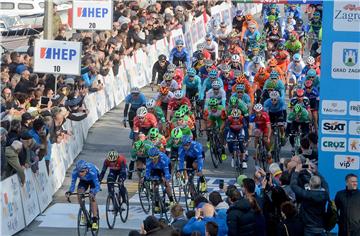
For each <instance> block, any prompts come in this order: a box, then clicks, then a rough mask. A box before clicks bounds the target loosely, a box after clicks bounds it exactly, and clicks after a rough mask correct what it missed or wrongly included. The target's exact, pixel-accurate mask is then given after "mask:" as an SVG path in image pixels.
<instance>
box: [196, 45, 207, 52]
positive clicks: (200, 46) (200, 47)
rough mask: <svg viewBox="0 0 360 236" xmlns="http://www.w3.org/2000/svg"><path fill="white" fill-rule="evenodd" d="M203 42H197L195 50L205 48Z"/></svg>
mask: <svg viewBox="0 0 360 236" xmlns="http://www.w3.org/2000/svg"><path fill="white" fill-rule="evenodd" d="M205 46H206V45H205V43H199V44H198V45H197V46H196V48H197V50H203V49H204V48H205Z"/></svg>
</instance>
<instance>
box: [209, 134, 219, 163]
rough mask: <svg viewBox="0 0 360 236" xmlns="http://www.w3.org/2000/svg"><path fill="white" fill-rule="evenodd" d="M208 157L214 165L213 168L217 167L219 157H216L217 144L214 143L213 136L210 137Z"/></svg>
mask: <svg viewBox="0 0 360 236" xmlns="http://www.w3.org/2000/svg"><path fill="white" fill-rule="evenodd" d="M210 157H211V161H212V163H213V165H214V168H218V166H219V158H218V154H217V145H216V144H215V143H214V140H213V138H211V139H210Z"/></svg>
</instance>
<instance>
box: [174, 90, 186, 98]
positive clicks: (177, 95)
mask: <svg viewBox="0 0 360 236" xmlns="http://www.w3.org/2000/svg"><path fill="white" fill-rule="evenodd" d="M183 97H184V93H183V91H182V90H176V91H175V92H174V98H176V99H181V98H183Z"/></svg>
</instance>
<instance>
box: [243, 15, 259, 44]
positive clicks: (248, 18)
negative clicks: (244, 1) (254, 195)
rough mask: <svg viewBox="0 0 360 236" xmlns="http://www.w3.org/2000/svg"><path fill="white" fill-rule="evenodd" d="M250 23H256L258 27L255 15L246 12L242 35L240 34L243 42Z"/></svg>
mask: <svg viewBox="0 0 360 236" xmlns="http://www.w3.org/2000/svg"><path fill="white" fill-rule="evenodd" d="M250 24H255V28H256V29H258V28H259V26H258V23H257V22H256V20H255V19H254V17H253V16H252V15H251V14H246V15H245V21H244V23H243V26H242V29H241V36H240V41H241V42H243V41H244V36H245V32H246V30H247V29H248V26H249V25H250Z"/></svg>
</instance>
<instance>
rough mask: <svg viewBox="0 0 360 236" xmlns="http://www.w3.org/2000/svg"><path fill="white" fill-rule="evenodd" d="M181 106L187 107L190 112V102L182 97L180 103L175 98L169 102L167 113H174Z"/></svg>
mask: <svg viewBox="0 0 360 236" xmlns="http://www.w3.org/2000/svg"><path fill="white" fill-rule="evenodd" d="M181 105H187V106H188V107H189V110H191V102H190V100H189V99H188V98H187V97H183V98H182V99H181V100H180V101H178V100H177V99H176V98H173V99H171V100H170V101H169V104H168V111H176V110H177V109H179V108H180V106H181Z"/></svg>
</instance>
